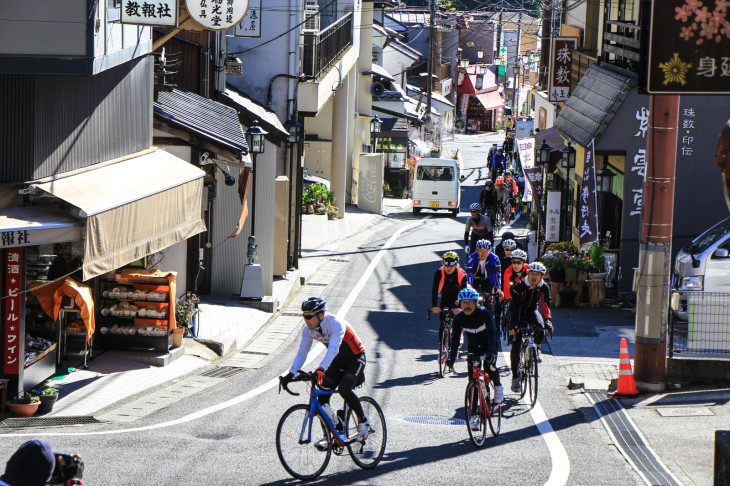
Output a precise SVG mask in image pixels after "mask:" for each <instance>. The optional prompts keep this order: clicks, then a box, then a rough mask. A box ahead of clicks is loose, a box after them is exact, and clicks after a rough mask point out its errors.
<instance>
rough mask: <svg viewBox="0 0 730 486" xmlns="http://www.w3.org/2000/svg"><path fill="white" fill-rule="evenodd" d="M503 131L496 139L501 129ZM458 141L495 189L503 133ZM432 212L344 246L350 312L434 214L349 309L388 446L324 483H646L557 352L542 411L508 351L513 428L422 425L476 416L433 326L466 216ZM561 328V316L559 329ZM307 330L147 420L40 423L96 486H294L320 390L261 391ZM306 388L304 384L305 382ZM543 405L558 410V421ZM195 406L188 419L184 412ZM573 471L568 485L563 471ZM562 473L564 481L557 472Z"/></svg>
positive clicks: (336, 464) (342, 286) (3, 451)
mask: <svg viewBox="0 0 730 486" xmlns="http://www.w3.org/2000/svg"><path fill="white" fill-rule="evenodd" d="M494 138H495V140H494V141H495V142H496V141H497V140H498V139H499V138H500V137H494ZM455 143H456V144H458V145H459V146H460V148H462V149H463V151H464V158H465V165H466V168H467V169H470V170H471V169H473V171H472V172H471V174H469V175H470V178H469V180H468V181H467V182H466V183H465V185H466V186H470V185H474V184H476V185H478V186H479V187H477V186H475V187H466V188H465V193H466V194H471V193H472V192H474V191H478V190H480V188H481V187H480V186H481V185H482V182H480V181H479V177H480V175H479V166H480V165H481V164H482V161H483V159H484V157H483V155H482V152H483V150H486V147H488V145H486V143H493V142H492V141H491V140H490V137H489V136H471V137H465V136H457V140H456V141H455ZM482 147H484V149H482ZM468 201H469V199H468V197H466V196H465V199H464V203H467V205H468ZM464 203H462V208H463V207H466V206H465V204H464ZM426 216H428V215H427V214H424V215H422V216H419V217H414V216H412V215H410V214H403V215H401V216H400V218H399V217H395V218H391V219H388V220H384V221H383V222H381V223H379V224H378V225H377V227H374V228H371V231H372V232H373V237H372V238H370V239H369V240H368V241H367V243H366V244H364V245H363V246H362V247H361V249H360V251H359V252H357V253H354V254H346V255H341V256H340V257H341V258H348V259H350V263H349V264H348V265H347V267H346V268H345V270H343V271H342V272H341V273H340V274H339V275H338V277H337V278H336V279H335V280H334V281H332V282H331V283H330V285H329V286H328V287H326V288H324V294H325V296H326V298H327V301H328V304H329V307H330V310H332V311H338V310H339V309H340V308H341V307H342V305H343V303H344V302H345V301H346V299H348V297H350V295H351V292H352V289H353V288H355V287H356V285H357V283H358V281H359V279H360V278H361V276H362V275H363V273H364V272H365V271H366V268H367V267H368V265H369V264H370V262H371V261H372V260H373V259H374V258H375V256H376V255H377V254H378V251H379V250H380V249H381V248H382V246H383V245H384V244H385V243H386V241H388V239H389V238H390V237H391V235H392V234H393V233H394V232H395V231H397V230H398V229H400V228H403V227H404V226H405V225H409V224H411V223H413V222H420V223H419V224H417V225H415V226H414V227H412V228H411V229H408V230H406V231H404V232H403V233H402V234H401V235H400V236H399V237H398V238H397V239H396V240H395V241H394V242H393V244H392V246H391V247H390V249H388V250H387V251H386V252H385V254H384V255H383V257H382V260H380V262H379V264H378V265H377V267H376V268H375V270H374V272H373V274H372V276H370V278H369V279H368V280H367V283H366V285H365V286H364V287H363V288H362V290H361V291H360V292H359V294H358V295H357V296H356V299H355V300H354V303H353V304H352V306H351V307H350V308H349V311H348V312H347V315H346V319H347V320H348V321H349V322H350V323H351V324H352V326H353V327H354V328H355V330H356V332H357V334H358V335H359V337H360V339H361V340H362V341H363V343H364V344H365V346H366V348H367V359H368V363H367V368H366V376H367V381H366V383H365V385H364V387H363V389H361V390H358V393H359V394H366V395H370V396H373V397H375V398H376V399H377V400H378V402H379V403H380V405H381V406H382V408H383V410H384V412H385V417H386V421H387V427H388V443H387V449H386V453H385V456H384V458H383V461H382V462H381V464H380V465H379V466H378V467H377V468H375V469H373V470H367V471H364V470H361V469H359V468H358V467H357V466H355V464H354V463H353V462H352V461H351V460H350V458H349V456H347V455H343V456H339V457H338V456H333V458H332V460H331V462H330V464H329V466H328V468H327V470H326V471H325V473H324V474H323V476H322V478H321V480H320V481H319V482H327V483H328V484H367V485H371V484H388V485H393V484H424V485H431V484H434V485H436V484H438V485H442V484H456V485H460V484H474V483H477V484H478V483H484V482H488V483H493V484H520V485H524V484H571V485H586V484H592V485H603V484H605V485H611V486H613V485H615V484H622V485H627V484H628V485H631V484H643V483H641V482H640V481H639V480H638V476H637V475H636V474H635V473H634V472H633V471H632V470H631V469H630V467H629V466H628V465H627V463H626V462H625V461H624V460H623V459H622V458H621V456H620V455H619V454H618V453H617V452H616V451H615V449H614V447H613V446H612V444H611V442H610V440H609V439H608V436H607V435H606V433H605V431H604V429H603V427H602V426H601V425H600V423H599V422H598V420H597V417H596V415H595V414H594V413H593V410H592V408H591V407H590V405H589V402H588V401H587V400H586V399H585V397H583V396H582V395H581V394H580V393H579V392H576V391H569V390H568V389H567V388H566V382H567V376H566V375H565V373H564V371H563V370H561V368H560V367H559V366H558V364H557V360H558V358H557V357H556V356H551V355H550V354H549V353H547V352H546V353H545V356H544V360H543V363H542V365H541V368H540V396H539V407H536V409H535V410H530V409H529V408H528V407H527V406H526V405H525V404H524V403H522V402H518V401H517V399H516V398H517V397H516V396H515V394H513V393H511V392H509V391H508V389H509V371H508V367H507V364H506V363H505V361H504V359H503V358H500V361H499V364H500V368H501V371H502V377H503V382H504V383H505V384H506V385H507V386H506V387H505V388H506V389H507V392H506V397H505V405H504V419H503V422H502V433H501V435H500V436H499V437H491V435H490V436H489V437H488V438H487V441H486V443H485V446H484V447H483V448H482V449H476V448H475V447H474V446H473V445H472V444H471V443H470V442H469V438H468V435H467V430H466V427H465V426H464V425H458V426H457V425H421V424H418V423H413V422H411V421H407V420H404V418H406V417H415V418H426V417H434V418H444V419H448V418H458V419H463V417H464V408H463V403H464V389H465V386H466V373H465V371H466V366H465V364H464V363H463V362H458V363H457V366H456V367H457V371H458V376H453V377H448V378H438V375H437V365H436V344H437V335H436V334H437V332H436V331H437V329H438V323H437V322H436V321H433V322H430V323H429V322H427V321H426V319H425V317H426V310H427V308H428V307H429V306H430V286H431V280H432V276H433V272H434V271H435V270H436V269H437V268H438V266H439V263H438V261H439V255H440V254H442V253H443V252H444V251H446V250H452V249H460V248H461V243H460V242H461V240H462V235H463V222H464V219H465V216H466V214H465V213H462V215H460V217H459V218H458V219H456V220H455V219H453V218H450V217H448V216H447V215H446V214H443V215H440V214H437V215H433V216H431V217H426ZM333 257H334V255H333ZM559 326H560V322H559V319H556V328H557V329H559ZM571 339H581V338H580V337H570V336H566V337H556V338H555V341H554V343H555V344H556V347H557V348H560V349H565V350H566V352H570V340H571ZM298 341H299V336H298V334H294V335H292V336H291V337H290V339H289V340H288V341H287V344H286V345H285V346H282V347H281V348H280V349H279V350H278V351H277V352H275V353H274V354H272V355H271V356H270V357H269V358H268V359H267V360H266V361H265V362H264V365H263V367H262V368H260V369H258V370H248V371H244V372H242V373H239V374H237V375H235V376H233V377H230V378H228V379H226V380H224V381H223V382H222V383H221V384H219V385H217V386H215V387H212V388H208V389H207V390H206V391H205V392H202V393H199V394H197V395H194V396H192V397H190V398H188V399H186V400H184V401H182V402H180V403H177V404H175V405H173V406H171V407H168V408H165V409H163V410H160V411H158V412H155V413H152V414H150V415H149V416H147V417H145V418H143V419H141V420H139V421H136V422H131V423H126V424H100V425H92V426H83V427H65V428H55V429H53V430H51V429H46V430H44V431H42V430H37V431H32V433H33V435H34V436H35V437H41V438H46V439H47V440H49V441H50V442H51V443H52V445H53V447H54V449H55V450H56V451H64V452H70V453H80V454H81V455H82V456H83V457H84V459H85V461H86V465H87V466H86V472H85V478H86V484H87V485H100V484H103V485H197V484H210V485H239V484H255V485H263V484H289V483H292V482H294V480H293V479H292V478H290V477H289V475H288V474H287V473H286V471H285V470H284V469H283V468H282V466H281V465H280V463H279V460H278V458H277V455H276V450H275V444H274V435H275V430H276V426H277V423H278V420H279V418H280V416H281V415H282V413H283V412H284V411H285V410H286V409H287V408H288V407H290V406H291V405H294V404H296V403H303V402H304V401H305V399H306V398H303V397H298V398H295V397H291V396H288V395H286V394H277V392H276V389H275V388H273V387H272V388H268V389H265V390H264V391H262V392H260V393H252V391H254V390H256V389H257V387H259V386H261V385H264V384H266V383H267V382H269V381H270V380H272V379H273V378H275V377H276V376H277V375H279V374H283V373H284V372H285V371H286V370H287V369H288V367H289V366H290V364H291V361H292V359H293V357H294V355H295V353H296V349H297V347H298ZM318 359H321V358H318ZM316 363H318V361H317V360H315V362H314V363H313V365H311V368H315V367H316ZM297 385H298V387H299V389H300V391H303V389H304V386H303V385H302V384H295V385H294V386H297ZM244 394H248V395H245V396H244ZM228 400H234V401H235V402H236V403H235V404H233V405H231V406H228V407H226V408H222V409H220V410H215V411H212V412H211V409H210V408H211V407H216V406H220V405H221V404H226V403H227V401H228ZM338 400H339V399H333V403H335V404H337V403H339V402H338ZM539 410H543V411H544V418H541V417H540V415H539ZM196 412H197V415H193V416H190V414H195V413H196ZM183 417H186V419H185V420H180V419H181V418H183ZM174 421H177V422H174ZM538 424H539V427H538ZM550 431H552V434H551V433H550ZM50 433H53V434H54V435H49V434H50ZM56 434H58V435H56ZM27 439H28V437H11V438H7V437H6V438H3V440H2V441H0V455H2V457H9V455H10V454H11V453H12V451H13V450H15V448H17V446H18V445H19V444H20V443H22V442H23V441H25V440H27ZM561 450H562V451H564V452H561ZM563 454H565V456H566V458H565V459H564V458H563ZM566 468H567V469H566ZM551 474H552V475H553V476H551ZM563 477H567V482H566V481H563V480H559V479H560V478H563ZM551 478H552V479H553V480H556V479H558V481H555V482H551V481H550V479H551Z"/></svg>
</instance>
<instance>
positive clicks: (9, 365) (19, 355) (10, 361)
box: [3, 247, 24, 375]
mask: <svg viewBox="0 0 730 486" xmlns="http://www.w3.org/2000/svg"><path fill="white" fill-rule="evenodd" d="M21 251H22V250H21V249H20V248H17V247H16V248H8V249H7V250H6V257H5V295H6V296H7V298H6V299H5V359H4V361H3V363H4V367H3V369H4V372H5V374H6V375H17V374H18V373H19V372H20V363H22V361H23V351H24V350H22V349H20V286H21V273H20V272H21V270H22V262H21V261H20V257H21Z"/></svg>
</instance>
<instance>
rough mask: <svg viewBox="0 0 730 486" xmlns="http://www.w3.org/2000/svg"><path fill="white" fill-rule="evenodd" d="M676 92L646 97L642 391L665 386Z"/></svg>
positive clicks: (639, 297) (639, 322) (639, 305)
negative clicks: (647, 113)
mask: <svg viewBox="0 0 730 486" xmlns="http://www.w3.org/2000/svg"><path fill="white" fill-rule="evenodd" d="M678 125H679V96H678V95H652V96H651V97H650V98H649V136H648V138H647V142H646V178H645V180H644V204H643V208H642V215H641V221H642V223H641V231H640V233H639V273H638V276H637V279H638V282H637V287H638V288H637V292H636V343H635V344H634V376H635V378H636V386H637V388H638V389H639V390H641V391H647V392H660V391H663V390H664V387H665V383H666V378H667V361H666V351H667V320H668V314H667V309H668V308H669V275H670V264H671V257H672V229H673V220H672V217H673V213H674V179H675V172H676V162H677V137H678Z"/></svg>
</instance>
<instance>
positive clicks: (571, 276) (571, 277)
mask: <svg viewBox="0 0 730 486" xmlns="http://www.w3.org/2000/svg"><path fill="white" fill-rule="evenodd" d="M565 280H567V281H568V282H573V283H577V282H578V269H577V268H575V267H565Z"/></svg>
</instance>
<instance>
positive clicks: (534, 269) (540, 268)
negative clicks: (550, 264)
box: [527, 262, 547, 275]
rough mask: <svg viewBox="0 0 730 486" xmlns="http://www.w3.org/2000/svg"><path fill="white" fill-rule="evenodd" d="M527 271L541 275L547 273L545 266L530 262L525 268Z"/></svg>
mask: <svg viewBox="0 0 730 486" xmlns="http://www.w3.org/2000/svg"><path fill="white" fill-rule="evenodd" d="M527 271H528V272H540V273H541V274H543V275H545V274H546V273H547V268H545V265H543V264H542V263H540V262H532V263H530V264H529V265H528V266H527Z"/></svg>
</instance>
